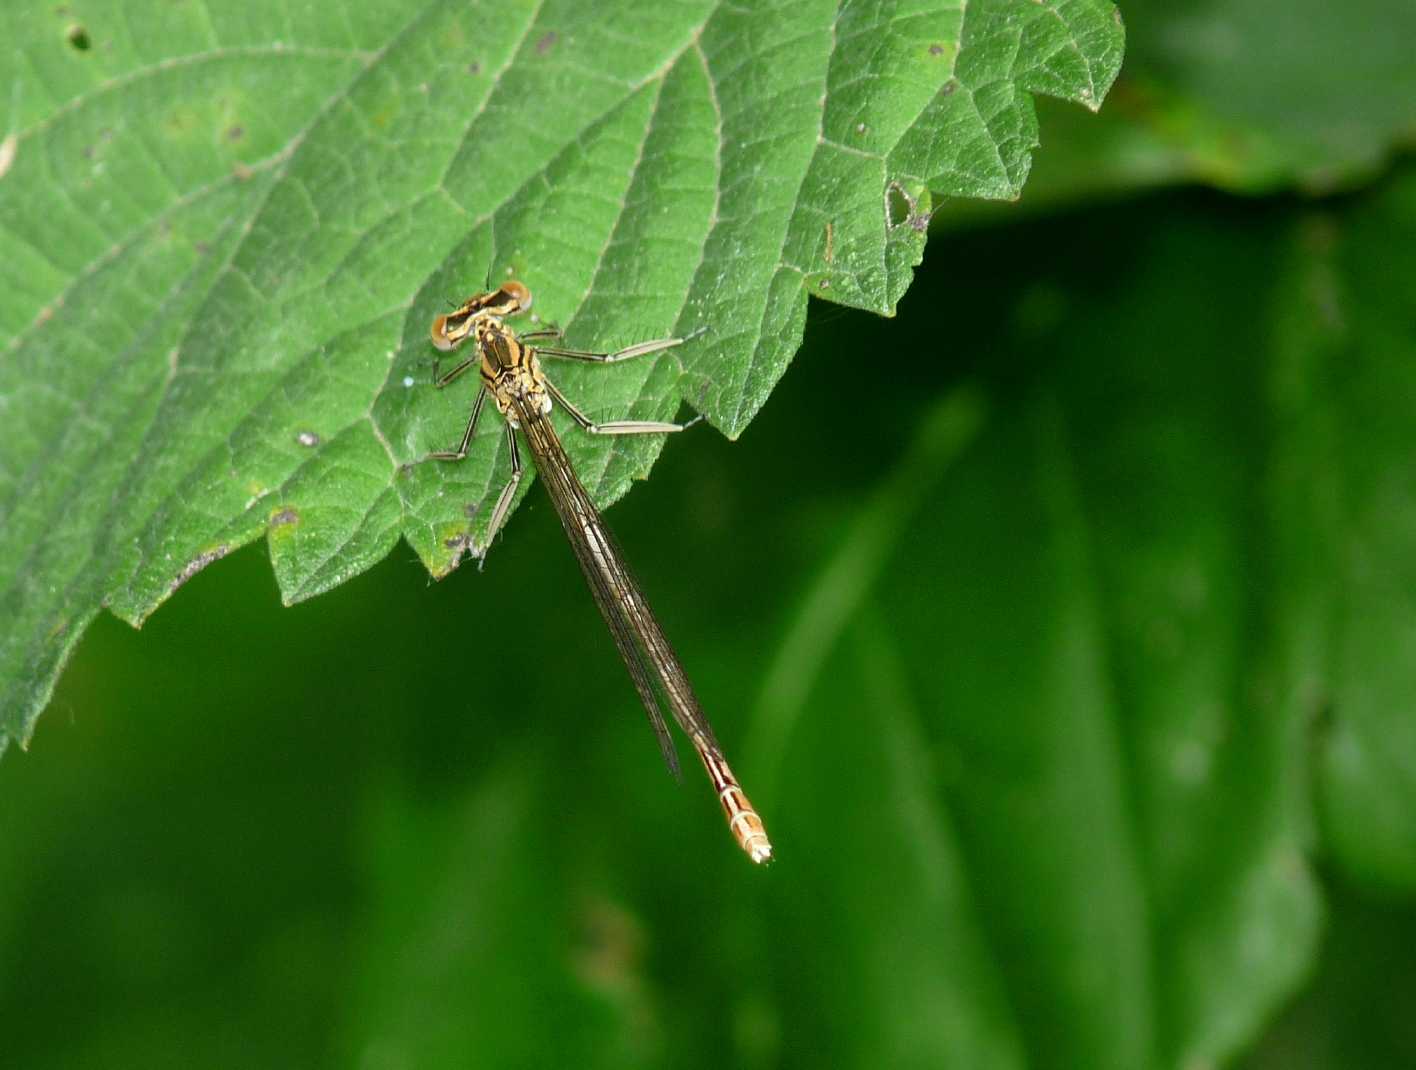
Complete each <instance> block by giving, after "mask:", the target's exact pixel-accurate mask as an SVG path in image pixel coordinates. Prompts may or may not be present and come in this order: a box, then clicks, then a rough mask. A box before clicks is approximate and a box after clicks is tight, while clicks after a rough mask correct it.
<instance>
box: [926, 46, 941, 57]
mask: <svg viewBox="0 0 1416 1070" xmlns="http://www.w3.org/2000/svg"><path fill="white" fill-rule="evenodd" d="M929 54H930V55H931V56H942V55H943V54H944V46H943V45H930V46H929Z"/></svg>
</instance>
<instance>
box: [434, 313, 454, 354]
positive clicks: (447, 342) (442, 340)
mask: <svg viewBox="0 0 1416 1070" xmlns="http://www.w3.org/2000/svg"><path fill="white" fill-rule="evenodd" d="M428 333H429V334H430V335H432V338H433V345H434V346H436V347H437V348H438V349H440V350H442V351H443V352H444V353H446V352H447V351H448V350H449V349H452V348H453V347H454V346H456V345H457V341H456V340H454V339H452V338H450V337H448V333H447V317H446V316H439V317H438V318H437V319H435V320H433V326H432V330H430V331H429V332H428Z"/></svg>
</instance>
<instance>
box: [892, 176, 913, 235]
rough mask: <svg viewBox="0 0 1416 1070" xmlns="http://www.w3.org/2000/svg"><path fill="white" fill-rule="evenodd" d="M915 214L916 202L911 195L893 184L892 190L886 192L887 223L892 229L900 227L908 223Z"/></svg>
mask: <svg viewBox="0 0 1416 1070" xmlns="http://www.w3.org/2000/svg"><path fill="white" fill-rule="evenodd" d="M913 212H914V202H913V201H912V200H910V197H909V194H907V193H906V192H905V191H904V190H902V189H901V188H900V187H899V186H897V185H896V184H895V183H893V182H891V183H890V188H889V189H887V190H886V191H885V221H886V222H887V223H889V224H890V226H892V227H898V226H899V225H900V224H901V223H904V222H906V221H908V220H909V218H910V215H911V214H912V213H913Z"/></svg>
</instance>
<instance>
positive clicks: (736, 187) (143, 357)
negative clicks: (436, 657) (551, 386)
mask: <svg viewBox="0 0 1416 1070" xmlns="http://www.w3.org/2000/svg"><path fill="white" fill-rule="evenodd" d="M1114 16H1115V13H1114V9H1113V8H1112V5H1111V4H1110V3H1107V2H1104V0H1057V2H1055V3H1047V4H1039V3H1034V2H1031V0H988V2H983V3H976V4H971V5H968V6H967V8H966V7H965V5H964V4H962V3H961V2H959V0H953V2H943V3H936V4H917V5H906V6H904V7H900V6H898V5H895V4H889V3H847V4H843V5H841V6H840V8H839V9H838V8H837V6H836V5H834V4H831V3H827V2H824V0H797V2H794V3H776V4H769V3H762V4H756V5H753V6H750V7H746V8H744V7H739V6H735V5H731V4H722V3H712V2H709V0H697V2H691V0H690V2H682V3H673V4H667V5H665V4H655V5H649V6H646V5H643V4H636V3H627V2H626V3H622V4H619V5H617V6H613V7H609V6H606V5H603V4H601V5H595V6H594V7H593V8H591V7H588V6H586V5H583V4H574V3H570V2H568V0H566V2H558V3H557V2H545V3H501V4H494V5H493V4H487V5H478V6H474V7H472V8H468V7H466V6H450V5H440V4H433V5H415V4H412V3H393V2H389V3H384V4H377V5H360V6H358V8H357V9H351V10H349V11H348V12H342V13H340V15H339V16H338V17H334V16H333V15H332V14H331V13H330V12H329V11H327V10H325V9H322V8H310V9H301V10H299V11H291V10H289V9H288V6H287V5H278V4H256V5H250V4H247V5H242V6H241V7H239V8H235V7H227V8H221V9H218V10H208V9H206V8H203V7H188V6H180V7H177V8H174V7H172V5H170V4H158V3H155V2H152V3H143V4H121V5H120V4H116V3H114V4H108V5H97V4H95V5H84V6H83V8H82V9H79V8H77V7H73V6H61V7H57V8H50V9H45V8H40V7H33V6H29V7H22V8H18V9H15V10H12V11H10V12H8V13H7V16H6V18H7V22H8V25H7V27H6V28H7V34H6V37H7V40H8V41H9V42H10V48H9V50H8V51H7V52H6V57H7V59H6V60H5V61H4V66H0V86H10V87H12V93H11V115H10V133H9V135H8V136H7V137H6V139H5V142H4V145H5V148H4V151H3V153H0V156H3V158H4V167H3V169H0V170H3V171H4V173H3V175H0V191H3V198H0V283H3V286H0V292H3V294H4V297H3V299H0V332H3V346H0V349H3V352H4V354H5V359H4V362H3V365H0V417H3V420H4V438H3V443H0V446H2V447H3V453H0V517H2V518H3V535H0V562H3V564H0V610H3V613H4V616H5V618H6V621H7V624H6V629H5V634H4V636H3V639H0V749H3V747H4V745H5V743H6V742H7V741H8V740H9V739H18V740H21V741H24V740H26V739H27V738H28V735H29V732H30V731H31V729H32V726H33V723H34V719H35V717H36V716H37V714H38V712H39V710H40V708H41V707H42V706H43V704H44V702H45V701H46V700H47V697H48V695H49V693H50V691H51V689H52V687H53V682H54V680H55V677H56V675H57V673H58V671H59V668H60V667H61V665H62V664H63V662H64V660H65V658H66V657H67V656H68V654H69V652H70V651H71V650H72V649H73V646H74V644H75V643H76V642H77V640H78V638H79V636H80V635H81V634H82V633H83V631H84V629H85V627H86V626H87V625H88V623H89V622H90V621H91V620H92V619H93V617H94V615H95V614H96V613H97V612H98V610H99V608H100V607H101V606H107V607H108V608H109V609H111V610H112V611H113V612H114V613H116V614H117V615H118V616H120V617H122V618H123V619H125V620H128V621H130V622H132V623H134V624H138V623H140V622H141V621H143V620H144V619H145V618H146V617H147V616H148V615H149V614H150V613H152V611H153V610H154V609H155V608H156V607H157V606H158V605H159V604H161V603H162V601H163V600H165V599H166V598H167V597H169V596H170V595H171V593H172V592H173V591H174V590H176V589H177V588H178V587H179V586H181V584H183V583H184V582H186V581H187V580H188V579H190V578H191V576H192V575H194V574H195V573H196V572H197V571H199V570H200V569H201V568H203V567H205V566H206V565H207V564H209V563H210V562H212V561H214V560H216V559H218V558H220V557H222V556H223V555H225V554H227V553H229V552H231V551H232V550H233V549H235V548H237V547H239V546H241V545H243V544H245V543H248V542H251V541H252V540H254V539H256V538H259V537H260V536H262V535H267V536H268V539H269V544H270V550H271V557H272V560H273V562H274V566H275V572H276V576H277V579H278V580H279V583H280V587H281V592H282V594H283V596H284V598H285V600H286V601H287V602H293V601H298V600H300V599H304V598H308V597H310V596H312V595H315V594H318V593H320V592H322V591H326V590H328V589H330V588H331V587H334V586H336V585H338V584H340V583H342V582H343V581H344V580H346V579H348V578H349V577H351V576H353V575H355V574H357V573H359V572H361V571H363V570H364V569H367V568H369V567H370V566H371V565H372V564H374V563H375V562H377V561H378V560H380V559H381V558H382V557H384V556H385V555H386V554H387V553H388V552H389V550H390V549H391V548H392V547H393V546H394V544H395V543H396V541H397V540H398V539H399V537H400V536H402V537H403V538H405V539H406V540H407V541H408V542H409V543H410V545H412V547H413V548H414V550H415V551H416V552H417V554H418V555H419V557H420V558H421V559H422V560H423V562H424V563H425V564H426V566H427V567H428V569H429V570H430V571H431V572H432V573H433V574H434V575H436V576H441V575H444V574H445V573H447V572H448V571H449V570H451V569H452V568H454V567H455V566H456V565H457V563H458V562H459V561H460V560H461V558H462V557H463V556H464V554H465V553H466V552H467V551H468V549H469V548H471V547H474V546H476V547H480V546H481V544H482V541H483V540H484V539H485V535H486V523H487V520H488V519H489V513H490V509H489V508H488V507H487V506H488V504H489V499H494V498H495V495H496V494H497V493H498V491H499V489H500V486H501V485H502V483H503V482H504V481H505V479H506V473H507V459H506V458H505V457H503V456H501V453H502V452H503V451H504V446H503V440H502V437H501V436H500V435H499V434H497V433H496V428H495V427H488V428H487V429H486V432H485V433H484V435H483V436H482V437H480V438H479V439H478V441H477V443H476V444H475V446H474V449H473V452H472V454H471V456H470V457H469V458H468V459H467V460H466V461H465V462H464V463H462V464H460V465H457V466H432V465H425V466H420V467H417V468H414V469H412V470H409V471H405V466H407V465H408V464H409V463H410V462H413V461H416V460H418V459H419V458H420V457H422V456H423V455H424V454H426V453H427V452H428V451H429V450H432V449H438V448H442V447H445V446H446V445H447V444H448V443H450V442H452V441H453V440H454V439H455V438H456V436H457V434H458V433H459V431H460V429H461V426H462V421H463V420H464V419H465V414H466V412H467V410H468V407H469V404H470V400H471V399H470V394H469V393H468V391H467V390H449V391H446V392H443V393H441V394H437V393H435V392H434V391H432V390H430V389H428V387H427V385H426V384H427V381H428V372H429V358H430V356H431V355H432V353H431V350H430V346H429V344H428V340H427V326H428V323H429V322H430V321H431V319H432V317H433V316H434V315H435V314H436V312H437V311H438V309H439V308H441V307H443V305H442V302H443V301H444V300H445V299H447V298H455V297H458V296H461V295H464V294H466V293H467V292H469V291H472V290H476V289H478V288H480V287H482V286H483V285H484V282H485V280H486V279H487V278H489V277H490V276H492V275H495V276H496V277H498V278H500V277H502V276H503V274H504V273H514V274H516V275H518V276H520V277H521V278H522V279H524V280H525V281H526V282H527V283H528V284H529V285H530V286H531V287H532V289H533V290H534V292H535V295H536V304H537V309H538V312H539V315H540V316H543V317H545V319H546V320H548V321H550V322H555V323H559V324H560V325H562V326H563V327H564V328H565V329H566V332H567V336H568V338H569V339H570V341H571V343H572V344H575V345H579V346H582V347H589V348H596V347H606V348H608V347H619V346H623V345H626V344H630V343H633V342H636V341H642V340H645V339H647V338H652V337H662V336H665V335H669V334H671V333H679V334H684V333H687V332H689V331H691V330H693V329H695V328H697V327H700V326H708V327H710V328H711V331H710V333H708V334H707V335H706V336H704V337H702V338H700V339H698V340H696V341H694V342H693V343H692V344H691V345H688V346H685V347H683V348H682V349H680V350H676V351H675V352H674V353H673V354H671V355H666V356H664V357H660V358H658V359H655V360H643V361H637V362H631V363H627V364H625V365H623V366H620V367H615V368H609V369H606V368H600V369H587V368H568V369H566V370H565V371H564V372H563V373H561V372H560V371H559V370H558V371H557V375H558V378H559V380H560V383H561V385H562V386H563V387H564V388H565V390H566V392H567V393H568V394H569V395H570V396H571V397H573V398H574V399H576V400H577V402H578V403H580V404H581V405H582V406H583V407H584V408H585V409H586V410H587V411H588V412H589V413H590V414H591V415H592V416H597V417H598V416H602V415H611V414H612V415H613V416H615V417H617V418H623V417H626V416H630V417H635V418H660V419H662V418H669V417H671V416H672V415H673V414H675V413H676V412H678V411H679V409H680V408H681V406H682V403H683V402H684V401H687V402H688V404H689V405H690V406H691V407H692V408H694V409H696V410H698V411H699V412H701V413H703V414H704V415H705V416H707V418H708V419H709V420H710V421H711V422H712V423H713V424H715V425H716V426H717V427H718V428H720V429H721V430H722V431H723V432H725V433H726V434H728V435H729V436H736V435H738V434H739V433H740V432H741V431H742V429H743V428H744V427H745V426H746V425H747V423H748V422H749V421H750V420H751V419H752V417H753V416H754V415H755V414H756V413H757V412H758V410H759V409H760V408H761V407H762V405H763V404H764V402H765V401H766V399H767V396H768V394H769V393H770V392H771V390H772V387H773V386H774V385H775V384H776V382H777V380H778V379H779V378H780V377H781V375H782V374H783V372H784V370H785V368H786V365H787V362H788V361H789V360H790V358H791V356H792V354H793V353H794V352H795V350H796V348H797V346H798V344H799V343H800V339H801V332H802V325H803V322H804V318H805V314H806V301H807V296H808V294H811V293H815V294H818V295H820V296H823V297H826V298H828V299H829V300H832V301H836V302H839V303H842V304H848V305H853V306H856V307H860V308H869V309H873V310H874V311H877V312H880V313H885V314H889V313H891V312H893V310H894V308H895V305H896V302H897V301H898V300H899V298H900V295H901V294H902V293H903V292H904V290H905V288H906V286H907V285H908V283H909V280H910V277H911V274H912V272H913V268H914V266H915V265H916V264H918V262H919V260H920V256H921V255H922V251H923V245H924V230H925V227H924V222H925V221H926V220H927V218H928V214H929V211H930V209H931V206H932V203H933V202H932V200H931V195H930V192H929V191H930V190H934V191H936V192H939V193H943V194H947V195H951V196H973V197H1008V198H1011V197H1016V196H1017V195H1018V192H1019V190H1020V188H1021V185H1022V182H1023V180H1024V178H1025V176H1026V173H1027V167H1028V159H1029V152H1030V150H1031V149H1032V147H1033V145H1034V144H1035V142H1036V124H1035V120H1034V116H1033V110H1032V105H1031V102H1030V99H1029V97H1028V95H1027V94H1028V92H1043V93H1050V94H1054V95H1057V96H1059V97H1063V98H1066V99H1069V100H1074V101H1078V102H1081V103H1083V104H1085V105H1087V106H1088V107H1091V108H1093V109H1094V108H1096V107H1098V106H1099V105H1100V102H1101V99H1102V97H1103V96H1104V95H1105V93H1106V90H1107V88H1108V87H1109V85H1110V84H1111V81H1112V79H1113V78H1114V77H1115V74H1116V70H1117V67H1118V65H1119V62H1120V54H1121V30H1120V26H1119V23H1118V22H1117V21H1116V19H1115V17H1114ZM659 448H660V443H658V442H650V441H636V442H594V443H587V442H584V441H582V440H581V438H579V437H576V438H574V439H573V440H572V444H571V449H572V451H573V453H574V456H575V459H576V461H577V463H578V465H579V467H580V471H581V474H582V477H583V478H584V479H585V480H586V481H587V484H588V485H589V486H590V487H591V488H592V490H593V492H594V493H595V495H596V497H597V498H598V499H599V500H600V501H602V502H609V501H611V500H613V499H615V498H617V497H619V496H620V495H622V494H623V493H624V492H625V490H626V489H627V488H628V485H629V482H630V480H631V479H632V478H634V477H638V476H643V475H644V474H645V473H646V472H647V471H648V469H649V466H650V464H651V463H652V461H653V459H654V457H655V456H656V455H657V452H658V450H659Z"/></svg>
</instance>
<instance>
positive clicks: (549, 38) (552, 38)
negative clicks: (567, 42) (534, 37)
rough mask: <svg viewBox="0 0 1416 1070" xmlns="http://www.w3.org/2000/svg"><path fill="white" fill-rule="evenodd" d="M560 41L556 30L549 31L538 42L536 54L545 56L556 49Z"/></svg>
mask: <svg viewBox="0 0 1416 1070" xmlns="http://www.w3.org/2000/svg"><path fill="white" fill-rule="evenodd" d="M559 40H560V34H558V33H556V31H555V30H548V31H547V32H546V33H543V34H542V35H541V38H540V40H538V41H537V42H536V54H537V55H538V56H544V55H545V54H546V53H547V52H549V51H550V50H551V49H552V48H554V47H555V44H556V42H557V41H559Z"/></svg>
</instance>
